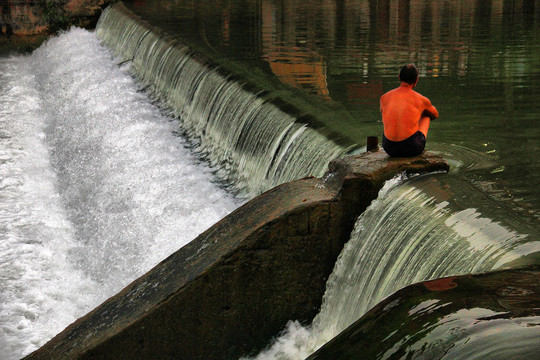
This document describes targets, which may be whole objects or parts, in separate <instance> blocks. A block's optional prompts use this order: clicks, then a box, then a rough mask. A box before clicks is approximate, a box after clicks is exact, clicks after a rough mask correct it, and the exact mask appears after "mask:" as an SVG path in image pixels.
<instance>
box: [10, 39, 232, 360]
mask: <svg viewBox="0 0 540 360" xmlns="http://www.w3.org/2000/svg"><path fill="white" fill-rule="evenodd" d="M0 103H1V104H2V107H1V108H0V199H1V201H0V358H1V359H6V360H7V359H17V358H20V357H21V356H23V355H24V354H27V353H29V352H30V351H32V350H34V349H36V348H37V347H39V346H40V345H42V344H43V343H44V342H46V341H47V340H48V339H50V338H51V337H52V336H54V335H55V334H56V333H58V332H59V331H61V330H62V329H63V328H64V327H65V326H67V325H69V324H70V323H71V322H73V321H74V320H75V319H76V318H78V317H79V316H81V315H84V314H85V313H86V312H87V311H89V310H90V309H92V308H93V307H95V306H96V305H98V304H99V303H101V302H102V301H103V300H105V299H106V298H107V297H109V296H111V295H113V294H114V293H116V292H117V291H118V290H120V289H121V288H122V287H124V286H125V285H127V284H128V283H129V282H131V281H132V280H134V279H135V278H137V277H138V276H140V275H141V274H143V273H144V272H145V271H147V270H149V269H150V268H151V267H152V266H153V265H155V264H156V263H157V262H159V261H160V260H162V259H163V258H165V257H166V256H168V255H169V254H170V253H172V252H173V251H175V250H177V249H178V248H180V247H181V246H182V245H184V244H186V243H187V242H189V241H191V240H192V239H193V238H195V237H196V236H197V235H198V234H199V233H200V232H202V231H204V230H205V229H206V228H208V227H209V226H211V225H212V224H213V223H215V222H216V221H217V220H219V219H221V218H222V217H223V216H225V215H226V214H227V213H228V212H230V211H231V210H232V209H234V208H235V207H236V206H237V205H238V202H237V201H236V200H235V199H233V198H232V197H231V195H229V194H227V193H226V192H225V191H224V190H222V189H221V188H219V187H217V186H216V185H215V184H214V183H212V178H213V176H212V170H211V169H210V168H209V167H208V166H206V165H204V164H202V163H201V162H200V161H198V160H197V159H196V158H195V157H194V156H193V155H192V154H191V153H190V152H189V151H188V150H187V149H186V148H185V146H184V142H183V140H182V139H181V138H178V137H175V136H173V134H172V132H173V131H174V130H175V129H176V127H177V126H176V123H175V122H174V121H172V120H171V119H168V118H164V117H163V116H162V115H161V114H160V112H159V111H158V110H157V109H156V108H155V107H154V106H152V104H151V103H150V101H149V100H148V98H147V97H145V96H144V95H143V94H141V93H140V92H138V91H137V84H136V83H134V81H133V79H132V78H131V77H130V76H129V75H128V74H127V69H121V68H119V67H118V66H117V65H116V64H115V62H114V61H113V59H112V58H111V56H110V54H109V52H108V50H106V49H105V48H103V47H102V46H101V45H100V44H99V42H98V40H97V39H96V37H95V35H94V34H93V33H90V32H88V31H85V30H81V29H72V30H71V31H69V32H67V33H65V34H63V35H61V36H59V37H57V38H53V39H51V40H50V41H49V42H48V43H46V44H45V45H43V46H42V47H41V48H40V49H38V50H36V51H35V52H34V53H33V54H32V55H31V56H28V57H11V58H7V59H0Z"/></svg>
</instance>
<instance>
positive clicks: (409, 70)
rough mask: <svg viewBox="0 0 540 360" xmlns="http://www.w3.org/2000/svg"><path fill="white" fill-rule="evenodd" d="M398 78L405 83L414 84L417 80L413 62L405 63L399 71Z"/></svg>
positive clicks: (416, 69) (416, 71)
mask: <svg viewBox="0 0 540 360" xmlns="http://www.w3.org/2000/svg"><path fill="white" fill-rule="evenodd" d="M399 80H401V81H403V82H406V83H407V84H411V85H415V84H416V82H417V81H418V68H417V67H416V65H414V64H407V65H404V66H403V67H402V68H401V71H400V72H399Z"/></svg>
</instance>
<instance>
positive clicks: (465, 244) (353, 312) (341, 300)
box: [257, 177, 540, 360]
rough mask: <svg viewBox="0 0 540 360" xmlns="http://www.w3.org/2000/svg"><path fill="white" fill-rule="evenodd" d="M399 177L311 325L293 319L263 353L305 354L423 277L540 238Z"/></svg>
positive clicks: (477, 266)
mask: <svg viewBox="0 0 540 360" xmlns="http://www.w3.org/2000/svg"><path fill="white" fill-rule="evenodd" d="M401 181H402V179H401V178H399V177H397V178H395V179H393V180H391V181H389V182H387V183H386V184H385V186H384V188H383V189H382V190H381V192H380V193H379V197H378V199H377V200H375V201H374V202H373V203H372V204H371V205H370V207H369V208H368V209H367V210H366V211H365V212H364V213H363V214H362V215H361V216H360V217H359V218H358V220H357V222H356V225H355V229H354V231H353V232H352V234H351V239H350V240H349V242H348V243H347V244H346V245H345V247H344V249H343V251H342V252H341V254H340V256H339V258H338V260H337V262H336V265H335V267H334V270H333V272H332V274H331V276H330V277H329V279H328V282H327V285H326V292H325V295H324V298H323V304H322V307H321V311H320V313H319V314H318V315H317V316H316V317H315V319H314V320H313V323H312V324H311V325H310V326H308V327H304V326H302V325H300V324H299V323H298V322H296V321H290V322H289V324H287V328H286V329H285V330H284V332H283V334H282V336H281V337H280V338H278V339H277V340H276V341H275V342H274V344H273V345H272V346H271V347H269V348H268V349H266V350H265V351H263V352H261V353H260V354H259V355H258V356H257V359H260V360H263V359H268V360H269V359H273V360H275V359H305V358H306V357H308V356H309V355H310V354H311V353H313V352H314V351H316V350H317V349H318V348H319V347H321V346H322V345H324V344H325V343H326V342H328V341H329V340H331V339H332V338H333V337H335V336H336V335H338V334H339V333H340V332H341V331H343V330H345V329H346V328H347V327H348V326H349V325H351V324H352V323H353V322H355V321H356V320H358V319H359V318H360V317H361V316H362V315H363V314H365V313H366V312H367V311H368V310H369V309H371V308H372V307H373V306H375V305H376V304H377V303H379V302H380V301H381V300H383V299H384V298H386V297H387V296H389V295H391V294H393V293H394V292H396V291H397V290H399V289H401V288H403V287H405V286H407V285H410V284H413V283H417V282H420V281H424V280H428V279H436V278H440V277H445V276H450V275H461V274H468V273H481V272H486V271H490V270H493V269H498V268H501V267H503V266H504V265H505V264H507V263H508V262H510V261H513V260H515V259H517V258H519V257H520V256H521V255H523V254H526V253H532V252H535V251H540V242H537V241H533V242H531V241H529V242H526V241H524V240H525V239H526V238H527V235H523V234H519V233H517V232H515V231H511V230H508V229H506V228H505V227H503V226H502V225H500V224H499V223H496V222H494V221H492V220H490V219H488V218H484V217H482V216H481V214H480V213H479V212H478V210H476V209H472V208H469V209H462V210H458V211H455V210H452V209H451V207H450V204H449V203H448V202H446V201H438V200H436V199H435V198H434V197H431V196H429V195H427V194H426V193H425V192H423V191H422V190H420V189H419V188H416V187H414V186H411V185H408V184H402V185H400V186H396V185H397V184H399V183H400V182H401Z"/></svg>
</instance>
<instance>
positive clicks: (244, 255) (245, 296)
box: [27, 152, 448, 360]
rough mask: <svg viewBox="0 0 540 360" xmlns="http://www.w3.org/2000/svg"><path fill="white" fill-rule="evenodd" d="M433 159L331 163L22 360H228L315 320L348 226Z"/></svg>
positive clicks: (229, 222) (236, 215) (440, 164)
mask: <svg viewBox="0 0 540 360" xmlns="http://www.w3.org/2000/svg"><path fill="white" fill-rule="evenodd" d="M447 170H448V164H447V163H446V162H445V161H444V160H442V159H441V158H439V157H437V156H435V155H432V154H429V153H426V154H424V155H422V156H420V157H416V158H408V159H391V158H388V157H387V156H386V154H384V153H383V152H371V153H366V154H363V155H360V156H354V157H347V158H344V159H339V160H335V161H333V162H332V163H331V164H330V165H329V171H328V172H327V173H326V175H324V176H323V177H322V178H320V179H319V178H305V179H301V180H297V181H293V182H290V183H286V184H283V185H280V186H277V187H275V188H273V189H271V190H269V191H268V192H266V193H264V194H262V195H260V196H258V197H256V198H255V199H253V200H251V201H249V202H247V203H246V204H244V205H243V206H241V207H240V208H238V209H237V210H235V211H234V212H232V213H231V214H229V215H228V216H227V217H225V218H224V219H222V220H221V221H220V222H218V223H217V224H215V225H214V226H213V227H211V228H210V229H208V230H207V231H206V232H204V233H203V234H201V235H200V236H198V237H197V238H196V239H195V240H193V241H192V242H191V243H189V244H188V245H186V246H184V247H183V248H181V249H180V250H178V251H177V252H175V253H174V254H172V255H171V256H169V257H168V258H167V259H165V260H164V261H162V262H161V263H159V264H158V265H157V266H156V267H154V268H153V269H152V270H150V271H149V272H148V273H147V274H145V275H143V276H142V277H141V278H139V279H137V280H135V281H134V282H133V283H131V284H130V285H128V286H127V287H126V288H125V289H124V290H122V291H121V292H120V293H118V294H117V295H115V296H113V297H111V298H110V299H108V300H107V301H106V302H104V303H103V304H102V305H100V306H98V307H97V308H96V309H94V310H93V311H92V312H90V313H89V314H87V315H86V316H84V317H82V318H80V319H79V320H77V321H76V322H75V323H73V324H72V325H70V326H69V327H68V328H66V329H65V330H64V331H63V332H62V333H60V334H59V335H57V336H56V337H55V338H53V339H52V340H51V341H50V342H48V343H47V344H45V345H44V346H43V347H42V348H41V349H38V350H37V351H35V352H34V353H32V354H30V355H29V356H28V357H27V359H77V358H79V359H90V358H92V359H93V358H100V359H124V358H125V359H129V358H131V359H173V358H174V359H209V360H210V359H232V358H238V357H239V356H241V355H244V354H246V353H249V352H251V351H257V350H258V349H260V348H261V347H262V346H264V345H265V344H266V342H267V341H268V340H269V339H270V338H271V337H273V336H275V335H277V334H278V333H279V331H281V330H282V329H283V328H284V326H285V324H286V323H287V321H289V320H291V319H297V320H299V321H301V322H304V323H305V322H309V321H311V320H312V319H313V317H314V316H315V315H316V313H317V312H318V309H319V307H320V305H321V301H322V296H323V293H324V291H325V285H326V279H327V278H328V276H329V275H330V273H331V271H332V268H333V266H334V263H335V261H336V258H337V256H338V254H339V253H340V251H341V249H342V247H343V245H344V243H345V242H346V241H347V240H348V239H349V236H350V232H351V230H352V227H353V225H354V222H355V219H356V217H357V216H358V215H359V214H360V213H361V212H363V211H364V210H365V209H366V207H367V206H368V205H369V204H370V203H371V201H372V200H373V199H375V198H376V196H377V193H378V191H379V190H380V189H381V187H382V186H383V184H384V182H385V181H386V180H388V179H390V178H392V177H393V176H395V175H396V174H398V173H400V172H407V173H426V172H435V171H447Z"/></svg>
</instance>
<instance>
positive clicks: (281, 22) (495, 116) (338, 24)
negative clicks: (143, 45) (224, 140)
mask: <svg viewBox="0 0 540 360" xmlns="http://www.w3.org/2000/svg"><path fill="white" fill-rule="evenodd" d="M125 3H126V4H127V5H128V6H129V7H130V9H132V10H133V11H134V12H136V13H137V14H140V15H141V16H142V17H143V18H144V19H145V20H147V21H149V22H150V23H151V24H153V25H156V26H158V27H160V28H163V29H166V30H167V31H168V32H171V33H173V34H177V36H178V37H180V38H182V39H183V40H184V41H187V42H188V43H190V44H193V46H195V47H197V48H201V49H204V50H206V51H207V52H208V53H210V54H215V56H216V57H220V58H226V59H235V60H236V61H238V62H239V63H241V64H242V65H244V68H245V69H246V70H245V76H246V77H247V78H250V77H254V76H257V74H258V73H259V72H264V73H265V74H266V75H267V77H269V78H273V79H275V80H279V81H280V82H281V84H286V85H287V86H289V87H291V88H293V89H295V90H297V91H298V92H297V93H294V92H293V95H295V96H297V97H301V96H302V94H309V95H310V98H316V99H318V100H317V101H318V103H319V104H318V105H320V106H319V107H318V108H317V109H316V110H313V111H314V112H315V111H316V112H317V114H318V115H320V116H324V113H323V111H322V110H324V109H327V108H328V109H330V110H329V113H330V115H329V116H327V117H325V118H324V120H325V121H326V122H327V123H329V124H330V125H331V126H332V127H333V128H334V129H335V130H336V132H341V133H344V134H346V135H347V136H348V137H350V138H352V139H354V141H356V142H357V143H358V144H359V145H360V146H361V145H364V141H365V138H366V136H369V135H379V138H381V133H382V123H381V122H380V113H379V98H380V96H381V95H382V94H383V93H384V92H386V91H388V90H391V89H392V88H395V87H397V86H398V85H399V82H398V80H397V74H398V72H399V69H400V67H401V65H403V64H405V63H409V62H414V63H416V64H417V65H418V67H419V69H420V76H421V78H420V81H419V83H418V87H417V91H419V92H420V93H422V94H423V95H425V96H427V97H429V98H430V99H431V101H432V103H433V104H434V105H435V106H436V107H437V109H438V110H439V113H440V115H441V116H440V119H437V120H436V121H435V122H433V124H432V126H431V128H430V133H429V140H428V145H427V149H428V150H437V151H442V152H445V153H446V154H448V157H450V156H452V157H455V158H457V159H458V160H459V162H460V163H462V164H463V168H468V167H470V166H474V165H475V164H477V163H478V162H481V163H486V162H488V161H489V162H491V163H492V165H491V166H489V167H487V168H485V169H484V170H483V171H476V172H475V173H474V175H471V176H469V177H468V178H469V181H471V182H472V183H474V184H475V186H476V187H478V188H481V190H482V191H484V192H485V193H486V194H487V195H488V196H489V197H491V198H493V199H497V200H500V201H503V202H506V203H507V204H508V208H509V210H510V211H515V212H519V213H520V215H521V216H522V217H523V218H525V219H527V220H528V221H529V222H530V223H531V224H536V225H538V221H539V217H540V213H539V211H540V191H539V187H538V186H537V184H538V183H540V147H539V145H538V144H539V139H540V131H539V129H540V128H539V127H538V119H540V104H539V103H538V101H537V98H538V94H539V92H540V83H539V82H538V81H537V79H538V78H540V31H539V23H540V5H539V4H538V2H537V1H531V0H524V1H517V2H516V1H505V0H455V1H449V0H412V1H409V0H399V1H398V0H396V1H391V0H341V1H338V0H321V1H316V2H306V1H300V0H281V1H280V0H255V1H240V0H228V1H222V2H219V5H217V4H216V2H215V1H210V0H201V1H196V2H193V1H183V0H174V1H171V0H155V1H145V0H137V1H125ZM224 61H225V60H224ZM280 91H282V90H281V89H278V90H276V92H278V95H279V92H280ZM306 101H309V100H306ZM455 165H456V164H454V167H455Z"/></svg>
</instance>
